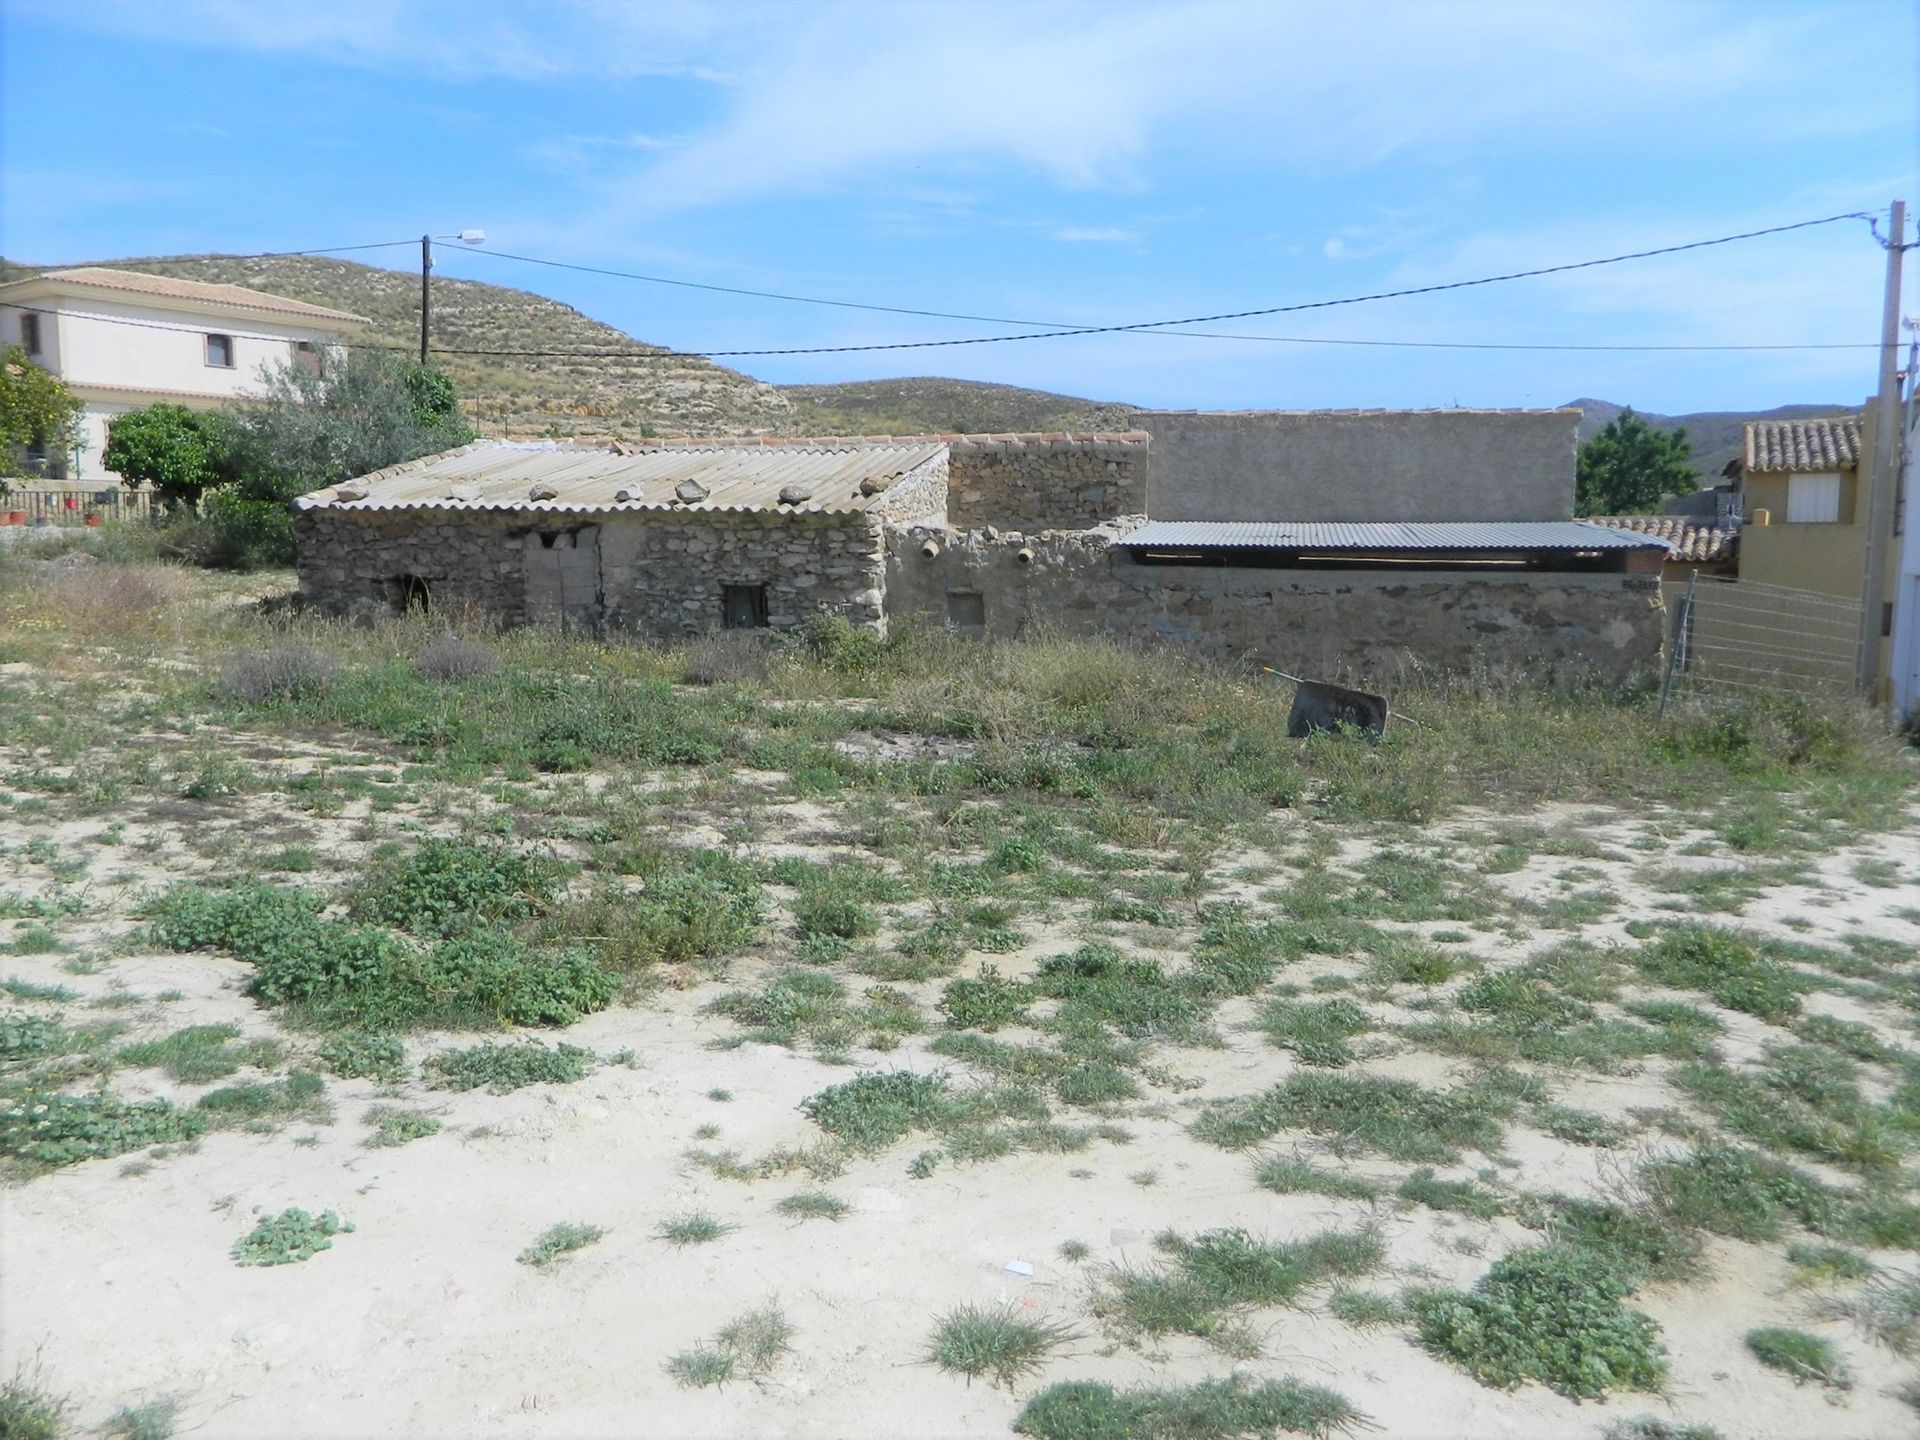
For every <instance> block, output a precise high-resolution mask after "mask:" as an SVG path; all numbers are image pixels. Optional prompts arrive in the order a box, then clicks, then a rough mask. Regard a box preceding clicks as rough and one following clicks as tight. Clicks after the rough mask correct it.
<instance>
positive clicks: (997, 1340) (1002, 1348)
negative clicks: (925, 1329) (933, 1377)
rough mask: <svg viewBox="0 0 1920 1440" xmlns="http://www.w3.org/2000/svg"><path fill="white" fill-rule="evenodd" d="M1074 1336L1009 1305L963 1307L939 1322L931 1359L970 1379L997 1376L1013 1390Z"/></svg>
mask: <svg viewBox="0 0 1920 1440" xmlns="http://www.w3.org/2000/svg"><path fill="white" fill-rule="evenodd" d="M1072 1338H1073V1332H1072V1331H1071V1330H1069V1329H1068V1328H1067V1327H1066V1326H1064V1325H1055V1324H1049V1323H1047V1322H1045V1321H1041V1320H1030V1319H1028V1318H1027V1317H1025V1316H1023V1315H1017V1314H1014V1313H1013V1312H1012V1311H1011V1310H1007V1309H1000V1308H994V1309H989V1308H987V1307H986V1306H982V1305H963V1306H961V1307H960V1308H959V1309H957V1310H953V1311H949V1312H948V1313H947V1314H946V1315H945V1316H943V1317H942V1318H941V1320H940V1321H939V1323H938V1324H936V1325H935V1326H934V1329H933V1338H932V1339H931V1340H929V1341H928V1342H927V1360H928V1361H929V1363H931V1364H934V1365H938V1366H939V1367H940V1368H941V1369H942V1370H951V1371H953V1372H954V1373H955V1374H958V1375H964V1376H966V1377H967V1379H968V1380H969V1381H971V1380H974V1379H975V1378H977V1377H978V1376H981V1375H991V1376H992V1377H993V1380H994V1383H995V1384H997V1385H1005V1386H1006V1387H1007V1388H1008V1389H1012V1388H1013V1382H1014V1381H1015V1380H1018V1379H1019V1378H1020V1377H1021V1376H1022V1375H1025V1374H1027V1373H1028V1372H1029V1371H1032V1370H1038V1369H1039V1368H1040V1366H1041V1365H1042V1364H1043V1363H1044V1362H1045V1361H1046V1358H1047V1356H1049V1355H1050V1354H1052V1353H1053V1352H1054V1351H1055V1350H1057V1349H1058V1348H1059V1347H1060V1346H1062V1345H1064V1344H1065V1343H1066V1342H1067V1341H1068V1340H1070V1339H1072Z"/></svg>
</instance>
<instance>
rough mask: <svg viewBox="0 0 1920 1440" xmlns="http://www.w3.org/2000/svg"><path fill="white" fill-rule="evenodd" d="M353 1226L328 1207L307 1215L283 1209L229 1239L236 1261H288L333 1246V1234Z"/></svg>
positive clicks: (255, 1262) (289, 1262)
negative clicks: (245, 1232) (242, 1234)
mask: <svg viewBox="0 0 1920 1440" xmlns="http://www.w3.org/2000/svg"><path fill="white" fill-rule="evenodd" d="M352 1229H353V1226H352V1225H350V1224H347V1223H346V1222H344V1221H342V1220H341V1218H340V1217H339V1216H338V1215H336V1214H334V1213H333V1211H331V1210H323V1211H321V1212H320V1214H318V1215H309V1214H308V1213H307V1212H306V1211H305V1210H298V1209H294V1210H283V1211H281V1212H280V1213H279V1214H278V1215H272V1216H266V1217H264V1218H262V1219H261V1221H260V1223H259V1224H257V1225H255V1226H254V1227H253V1229H252V1230H251V1231H249V1232H248V1233H247V1234H246V1235H244V1236H242V1237H241V1238H240V1239H238V1240H236V1241H234V1243H233V1259H234V1263H235V1264H237V1265H292V1264H296V1263H298V1262H299V1261H302V1260H311V1259H312V1258H313V1257H314V1256H315V1255H318V1254H319V1253H320V1252H321V1251H322V1250H331V1249H332V1248H333V1237H334V1236H335V1235H341V1234H346V1233H348V1232H350V1231H351V1230H352Z"/></svg>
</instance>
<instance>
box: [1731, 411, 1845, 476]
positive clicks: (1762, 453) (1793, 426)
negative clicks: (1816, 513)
mask: <svg viewBox="0 0 1920 1440" xmlns="http://www.w3.org/2000/svg"><path fill="white" fill-rule="evenodd" d="M1859 463H1860V417H1859V416H1858V415H1833V416H1829V417H1827V418H1825V419H1820V420H1749V421H1748V422H1747V453H1746V469H1747V473H1748V474H1749V475H1751V474H1753V473H1754V472H1755V471H1763V472H1767V471H1770V472H1773V473H1775V474H1779V473H1786V474H1794V473H1801V474H1804V473H1807V472H1809V471H1815V472H1817V471H1824V470H1845V469H1848V468H1850V467H1852V466H1855V465H1858V464H1859Z"/></svg>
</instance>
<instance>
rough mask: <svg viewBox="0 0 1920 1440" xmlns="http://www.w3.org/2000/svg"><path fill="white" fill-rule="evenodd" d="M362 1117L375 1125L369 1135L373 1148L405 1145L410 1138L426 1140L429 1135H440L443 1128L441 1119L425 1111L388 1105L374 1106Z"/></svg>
mask: <svg viewBox="0 0 1920 1440" xmlns="http://www.w3.org/2000/svg"><path fill="white" fill-rule="evenodd" d="M361 1119H362V1121H363V1122H364V1123H366V1124H368V1125H371V1126H373V1133H372V1134H371V1135H369V1136H368V1137H367V1147H368V1148H369V1149H373V1150H381V1149H388V1148H391V1147H393V1146H395V1145H405V1144H406V1143H407V1142H408V1141H410V1140H424V1139H426V1137H427V1136H429V1135H438V1134H439V1133H440V1130H441V1125H440V1122H439V1120H437V1119H436V1118H434V1117H433V1116H431V1115H429V1114H427V1113H426V1112H425V1111H422V1110H396V1109H394V1108H392V1107H391V1106H386V1105H376V1106H374V1107H373V1109H371V1110H369V1111H367V1113H366V1114H365V1115H363V1116H362V1117H361Z"/></svg>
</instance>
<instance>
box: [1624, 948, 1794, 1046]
mask: <svg viewBox="0 0 1920 1440" xmlns="http://www.w3.org/2000/svg"><path fill="white" fill-rule="evenodd" d="M1633 962H1634V965H1635V967H1636V968H1637V969H1638V970H1639V971H1640V973H1641V975H1642V976H1644V977H1645V978H1646V979H1647V980H1649V981H1651V982H1652V983H1653V984H1655V985H1664V986H1667V987H1669V988H1671V989H1675V990H1703V991H1705V992H1706V993H1707V994H1708V995H1710V996H1712V997H1713V1000H1714V1003H1716V1004H1718V1005H1723V1006H1725V1007H1726V1008H1727V1009H1729V1010H1739V1011H1742V1012H1743V1013H1745V1014H1748V1015H1752V1016H1754V1017H1756V1018H1758V1019H1761V1020H1765V1021H1767V1022H1768V1023H1770V1024H1775V1025H1778V1024H1783V1023H1785V1022H1786V1021H1788V1020H1791V1019H1792V1018H1793V1017H1794V1016H1796V1015H1798V1014H1799V1013H1800V995H1799V992H1800V991H1801V990H1802V989H1804V988H1805V982H1804V981H1802V980H1801V979H1800V977H1799V976H1797V975H1796V974H1794V973H1793V971H1792V970H1791V969H1790V968H1789V967H1788V966H1786V965H1785V964H1783V963H1781V961H1780V960H1779V959H1778V958H1776V956H1775V955H1774V954H1773V953H1772V950H1771V948H1770V947H1769V945H1768V944H1767V942H1764V941H1761V940H1759V939H1756V938H1755V937H1753V936H1749V935H1742V934H1739V933H1737V932H1735V931H1731V930H1716V929H1714V928H1712V927H1710V926H1706V925H1676V926H1674V927H1672V928H1671V929H1669V930H1667V931H1666V932H1665V933H1663V934H1662V935H1661V936H1660V937H1659V939H1657V940H1655V941H1654V942H1653V943H1652V944H1651V945H1644V946H1642V947H1641V948H1640V950H1639V951H1638V952H1636V953H1635V955H1634V957H1633Z"/></svg>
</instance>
